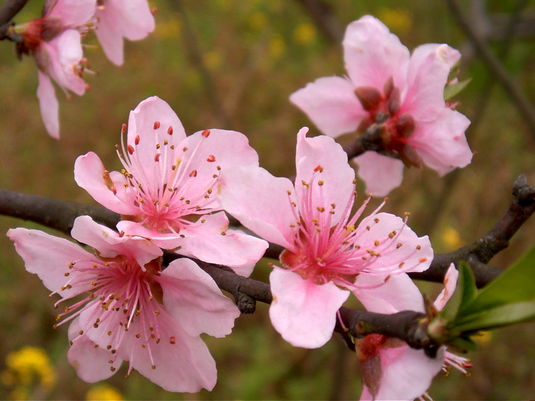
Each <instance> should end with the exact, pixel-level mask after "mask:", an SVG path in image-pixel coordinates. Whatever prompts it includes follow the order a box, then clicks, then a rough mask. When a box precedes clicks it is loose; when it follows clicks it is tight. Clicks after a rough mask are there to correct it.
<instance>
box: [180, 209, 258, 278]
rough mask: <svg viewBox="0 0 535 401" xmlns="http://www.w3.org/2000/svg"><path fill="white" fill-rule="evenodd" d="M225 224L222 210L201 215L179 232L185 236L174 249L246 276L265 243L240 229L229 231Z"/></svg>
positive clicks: (226, 219)
mask: <svg viewBox="0 0 535 401" xmlns="http://www.w3.org/2000/svg"><path fill="white" fill-rule="evenodd" d="M228 224H229V221H228V218H227V216H226V215H225V213H224V212H219V213H216V214H211V215H204V216H202V217H201V218H200V220H199V221H197V223H195V224H192V225H190V226H187V227H186V228H185V229H184V230H182V231H181V234H183V236H185V237H184V238H182V239H181V241H180V249H177V250H176V252H177V253H179V254H181V255H185V256H191V257H194V258H197V259H200V260H203V261H205V262H208V263H217V264H221V265H225V266H229V267H231V268H232V269H233V270H234V271H235V272H236V273H238V274H240V275H243V276H246V277H247V276H249V275H250V274H251V272H252V271H253V268H254V266H255V264H256V263H257V262H258V261H259V260H260V258H262V256H263V255H264V252H265V251H266V249H267V247H268V245H269V244H268V243H267V242H266V241H264V240H261V239H259V238H256V237H253V236H251V235H247V234H245V233H243V232H241V231H240V230H229V229H228Z"/></svg>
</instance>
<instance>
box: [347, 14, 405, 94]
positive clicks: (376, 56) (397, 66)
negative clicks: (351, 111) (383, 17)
mask: <svg viewBox="0 0 535 401" xmlns="http://www.w3.org/2000/svg"><path fill="white" fill-rule="evenodd" d="M343 46H344V60H345V63H346V69H347V72H348V74H349V77H350V78H351V81H353V85H354V86H355V87H359V86H371V87H374V88H377V89H379V90H380V91H381V92H382V89H383V86H384V84H385V82H386V81H388V79H390V78H393V79H394V84H395V85H396V86H397V87H399V88H402V87H403V86H404V84H405V79H406V78H405V74H406V69H407V64H408V62H409V50H408V49H407V48H406V47H405V46H404V45H403V44H401V42H400V41H399V39H398V37H397V36H396V35H394V34H392V33H390V31H389V30H388V28H387V27H386V26H385V25H384V24H383V23H382V22H381V21H379V20H378V19H377V18H374V17H372V16H370V15H365V16H364V17H362V18H360V19H359V20H357V21H354V22H352V23H350V24H349V25H348V26H347V29H346V33H345V37H344V42H343Z"/></svg>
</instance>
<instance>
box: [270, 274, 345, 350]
mask: <svg viewBox="0 0 535 401" xmlns="http://www.w3.org/2000/svg"><path fill="white" fill-rule="evenodd" d="M269 282H270V285H271V291H272V292H273V302H272V303H271V306H270V308H269V316H270V318H271V323H272V324H273V327H275V329H276V330H277V331H278V332H279V333H280V334H281V335H282V338H284V339H285V340H286V341H288V342H289V343H290V344H292V345H293V346H295V347H303V348H319V347H321V346H323V345H324V344H325V343H326V342H327V341H329V339H330V338H331V336H332V333H333V330H334V326H335V324H336V312H337V311H338V309H339V308H340V307H341V306H342V304H343V303H344V302H345V301H346V299H347V297H348V296H349V291H344V290H341V289H339V288H338V287H336V285H334V284H333V283H332V282H328V283H327V284H323V285H317V284H314V283H313V282H311V281H308V280H305V279H303V278H302V277H301V276H299V275H298V274H296V273H293V272H290V271H287V270H284V269H281V268H278V267H275V269H274V270H273V271H272V272H271V274H270V276H269Z"/></svg>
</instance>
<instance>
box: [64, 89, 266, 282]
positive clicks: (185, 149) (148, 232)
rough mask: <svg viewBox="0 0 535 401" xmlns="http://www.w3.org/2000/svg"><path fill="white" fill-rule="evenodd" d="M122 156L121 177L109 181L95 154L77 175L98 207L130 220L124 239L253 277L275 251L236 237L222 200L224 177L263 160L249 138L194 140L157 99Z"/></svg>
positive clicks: (136, 121) (123, 227)
mask: <svg viewBox="0 0 535 401" xmlns="http://www.w3.org/2000/svg"><path fill="white" fill-rule="evenodd" d="M125 129H126V128H125ZM121 142H122V143H123V140H122V139H121ZM118 154H119V158H120V159H121V162H122V163H123V166H124V168H123V169H122V170H121V172H117V171H112V172H111V173H109V172H108V171H107V170H105V169H104V166H103V164H102V162H101V160H100V159H99V157H98V156H97V155H96V154H95V153H93V152H89V153H87V154H86V155H83V156H80V157H79V158H78V159H77V160H76V163H75V167H74V174H75V179H76V182H77V183H78V185H80V186H81V187H82V188H84V189H85V190H86V191H87V192H89V194H90V195H91V196H92V197H93V198H95V200H96V201H97V202H100V203H101V204H102V205H104V206H105V207H107V208H108V209H111V210H113V211H114V212H116V213H120V214H121V215H123V216H125V219H124V220H123V221H121V222H120V223H119V224H118V225H117V228H118V229H119V231H120V232H124V233H126V235H131V236H141V237H144V238H149V239H151V240H152V241H153V242H154V243H155V244H156V245H158V246H160V247H162V248H165V249H175V250H176V251H177V252H178V253H180V254H182V255H186V256H191V257H195V258H198V259H201V260H204V261H206V262H209V263H217V264H223V265H227V266H231V267H233V268H234V269H235V270H236V271H237V272H238V273H239V274H243V275H249V274H250V273H251V271H252V268H253V267H254V264H255V263H256V262H257V261H258V260H259V259H260V258H261V257H262V255H263V254H264V251H265V250H266V248H267V243H266V242H265V241H263V240H260V239H258V238H255V237H252V236H250V235H246V234H244V233H243V232H241V231H239V230H232V229H228V225H229V221H228V218H227V217H226V215H225V213H224V212H223V211H220V210H221V208H220V204H219V201H218V200H217V197H216V195H217V192H218V187H219V185H220V175H221V173H222V172H223V171H225V170H226V169H228V168H231V167H234V166H247V168H253V167H257V166H258V155H257V154H256V152H255V151H254V150H253V149H252V148H251V147H250V146H249V143H248V140H247V138H246V137H245V136H244V135H243V134H240V133H239V132H235V131H225V130H219V129H212V130H204V131H199V132H197V133H195V134H193V135H190V136H188V137H186V134H185V132H184V128H183V126H182V123H181V122H180V120H179V119H178V117H177V116H176V114H175V113H174V112H173V110H172V109H171V108H170V107H169V105H168V104H167V103H166V102H164V101H163V100H161V99H159V98H157V97H151V98H148V99H146V100H144V101H143V102H141V103H140V104H139V105H138V106H137V107H136V109H135V110H134V111H132V112H131V113H130V118H129V122H128V134H127V136H126V143H123V146H122V152H121V151H118Z"/></svg>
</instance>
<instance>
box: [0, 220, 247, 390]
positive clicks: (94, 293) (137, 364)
mask: <svg viewBox="0 0 535 401" xmlns="http://www.w3.org/2000/svg"><path fill="white" fill-rule="evenodd" d="M72 236H73V238H75V239H76V240H78V241H80V242H82V243H85V244H87V245H90V246H91V247H93V248H95V250H96V253H97V255H98V256H95V255H93V254H92V253H89V252H87V251H85V250H84V249H82V248H81V247H80V246H78V245H76V244H74V243H72V242H70V241H67V240H65V239H62V238H58V237H54V236H51V235H48V234H46V233H44V232H42V231H38V230H27V229H24V228H16V229H12V230H9V231H8V237H9V238H10V239H11V240H12V241H13V242H14V243H15V248H16V250H17V252H18V253H19V255H20V256H21V257H22V258H23V259H24V262H25V264H26V270H28V271H29V272H30V273H34V274H37V275H38V276H39V278H40V279H41V280H42V281H43V284H44V285H45V286H46V287H47V288H48V289H49V290H50V291H52V294H58V295H59V296H61V299H60V300H59V301H57V302H56V304H55V306H58V305H59V304H62V303H65V302H70V303H71V304H70V305H69V306H66V307H65V309H64V311H63V312H61V313H60V314H59V315H58V316H57V321H58V323H57V326H59V325H62V324H64V323H67V322H69V321H72V323H71V325H70V328H69V339H70V341H71V347H70V349H69V352H68V358H69V361H70V363H71V364H72V365H73V366H74V368H75V369H76V370H77V373H78V375H79V376H80V377H81V378H82V379H83V380H85V381H88V382H95V381H99V380H104V379H106V378H108V377H110V376H112V375H113V374H114V372H115V371H116V370H117V369H118V368H119V367H120V365H121V363H122V362H123V361H128V362H129V365H130V367H129V370H128V373H130V371H131V370H132V369H136V370H137V371H138V372H140V373H141V374H142V375H144V376H146V377H147V378H149V379H150V380H152V381H153V382H154V383H156V384H158V385H160V386H161V387H163V388H164V389H166V390H168V391H180V392H196V391H199V390H200V389H201V388H206V389H208V390H211V389H212V388H213V387H214V385H215V383H216V380H217V371H216V367H215V362H214V360H213V358H212V356H211V355H210V352H209V350H208V348H207V347H206V344H205V343H204V342H203V341H202V339H201V338H200V334H201V333H207V334H209V335H212V336H215V337H224V336H226V335H227V334H229V333H230V332H231V330H232V327H233V325H234V319H236V317H237V316H238V315H239V311H238V309H237V308H236V307H235V306H234V304H233V303H232V302H231V301H230V300H229V299H228V298H226V297H225V296H223V294H222V293H221V291H220V290H219V289H218V287H217V285H216V283H215V282H214V281H213V280H212V278H211V277H210V276H209V275H208V274H207V273H205V272H204V271H203V270H201V269H200V268H199V267H198V266H197V265H196V264H195V263H194V262H193V261H191V260H189V259H177V260H175V261H173V262H172V263H171V264H170V265H169V267H167V268H166V269H165V270H164V271H160V267H161V266H160V263H161V258H160V256H161V254H162V252H161V250H160V249H159V248H157V247H156V246H155V245H153V244H152V243H151V242H150V241H147V240H145V239H140V238H134V239H132V238H129V237H124V236H123V237H121V236H120V235H119V234H117V233H116V232H114V231H112V230H110V229H109V228H107V227H104V226H101V225H99V224H97V223H95V222H94V221H93V220H91V218H90V217H88V216H82V217H78V218H77V219H76V220H75V223H74V227H73V230H72Z"/></svg>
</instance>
